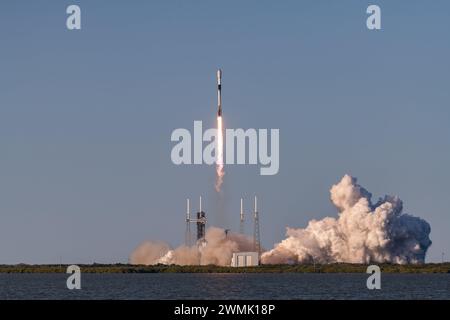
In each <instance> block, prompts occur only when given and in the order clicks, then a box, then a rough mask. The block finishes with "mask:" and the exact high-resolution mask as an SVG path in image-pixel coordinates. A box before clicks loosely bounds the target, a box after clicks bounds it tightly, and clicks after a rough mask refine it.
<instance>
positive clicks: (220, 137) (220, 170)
mask: <svg viewBox="0 0 450 320" xmlns="http://www.w3.org/2000/svg"><path fill="white" fill-rule="evenodd" d="M216 174H217V178H216V186H215V188H216V191H217V192H220V188H221V187H222V183H223V176H224V175H225V171H224V168H223V129H222V117H221V116H218V117H217V160H216Z"/></svg>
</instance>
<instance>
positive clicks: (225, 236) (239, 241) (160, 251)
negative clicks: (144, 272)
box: [130, 227, 253, 266]
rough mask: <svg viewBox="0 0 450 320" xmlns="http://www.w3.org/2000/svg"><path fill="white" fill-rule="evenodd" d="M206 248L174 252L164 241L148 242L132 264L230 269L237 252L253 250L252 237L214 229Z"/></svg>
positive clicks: (138, 251) (133, 254) (209, 231)
mask: <svg viewBox="0 0 450 320" xmlns="http://www.w3.org/2000/svg"><path fill="white" fill-rule="evenodd" d="M205 240H206V242H205V244H204V245H200V246H197V245H194V246H191V247H187V246H180V247H178V248H176V249H173V250H172V249H170V247H169V245H168V244H166V243H162V242H148V241H146V242H144V243H142V244H140V245H139V246H138V247H137V248H136V249H135V250H134V251H133V253H132V254H131V256H130V262H131V263H132V264H146V265H152V264H158V263H162V264H177V265H208V264H214V265H219V266H229V265H230V263H231V257H232V255H233V252H239V251H251V250H252V248H253V241H252V239H251V238H249V237H247V236H245V235H241V234H236V233H231V232H228V233H226V232H225V230H224V229H221V228H216V227H210V228H208V230H207V231H206V235H205Z"/></svg>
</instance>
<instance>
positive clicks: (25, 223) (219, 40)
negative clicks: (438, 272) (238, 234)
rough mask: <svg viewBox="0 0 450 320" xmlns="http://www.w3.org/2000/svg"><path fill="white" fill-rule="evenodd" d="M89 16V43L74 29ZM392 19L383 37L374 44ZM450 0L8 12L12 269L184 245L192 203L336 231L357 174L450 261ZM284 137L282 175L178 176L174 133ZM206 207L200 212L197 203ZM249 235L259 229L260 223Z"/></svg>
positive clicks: (2, 46)
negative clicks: (400, 207) (75, 21)
mask: <svg viewBox="0 0 450 320" xmlns="http://www.w3.org/2000/svg"><path fill="white" fill-rule="evenodd" d="M69 4H78V5H80V7H81V10H82V30H80V31H69V30H67V29H66V25H65V22H66V17H67V15H66V13H65V11H66V7H67V6H68V5H69ZM369 4H378V5H380V6H381V10H382V30H381V31H369V30H368V29H367V28H366V17H367V15H366V13H365V11H366V8H367V6H368V5H369ZM449 36H450V3H449V2H448V1H370V2H369V1H360V0H355V1H317V0H314V1H313V0H311V1H124V0H122V1H100V0H98V1H60V0H58V1H56V0H55V1H33V2H31V1H6V0H5V1H1V3H0V40H1V42H0V263H19V262H26V263H52V262H59V261H60V259H62V261H63V263H89V262H93V261H96V262H106V263H108V262H126V261H127V259H128V256H129V254H130V253H131V251H132V250H133V248H135V247H136V246H137V245H138V244H139V243H140V242H141V241H143V240H146V239H150V240H165V241H168V242H169V243H170V244H172V245H178V244H180V243H182V242H183V240H184V228H185V224H184V214H185V198H186V197H190V198H192V199H193V200H192V201H193V202H194V201H195V204H196V199H197V197H198V196H199V195H203V197H204V199H205V204H204V208H205V210H206V211H207V214H208V216H209V223H210V224H211V225H222V226H226V227H230V228H232V229H235V230H236V229H238V224H239V221H238V217H239V198H240V197H241V196H244V197H246V209H248V210H249V209H250V199H249V198H250V197H251V196H253V195H254V194H257V195H258V196H259V197H260V217H261V237H262V242H263V245H264V246H265V247H267V248H271V247H272V246H273V244H274V243H275V242H278V241H280V240H281V239H283V238H284V233H285V227H286V226H292V227H305V226H306V224H307V222H308V221H309V220H310V219H313V218H315V219H320V218H323V217H325V216H336V215H337V212H336V210H335V209H334V208H333V207H332V205H331V203H330V201H329V188H330V187H331V185H332V184H334V183H336V182H337V181H338V180H339V179H340V178H341V177H342V176H343V175H344V174H345V173H349V174H351V175H353V176H356V177H357V178H358V179H359V182H360V183H361V184H362V185H363V186H364V187H366V188H367V189H368V190H369V191H371V192H372V193H373V195H374V197H375V198H378V197H380V196H383V195H384V194H394V195H398V196H399V197H400V198H401V199H402V200H403V201H404V208H405V211H406V212H408V213H411V214H413V215H416V216H420V217H422V218H424V219H426V220H427V221H428V222H429V223H430V225H431V239H432V241H433V245H432V247H431V248H430V250H429V254H428V258H427V260H428V261H440V260H441V253H442V252H443V251H445V252H446V257H447V259H450V246H449V245H450V210H449V205H448V203H447V202H448V198H449V196H450V187H449V181H450V170H449V168H448V166H449V164H450V104H449V102H450V88H449V74H450V62H449V57H450V38H449ZM218 67H221V68H222V69H223V110H224V111H223V112H224V121H225V126H226V127H228V128H239V127H242V128H279V129H280V171H279V173H278V175H275V176H270V177H269V176H260V175H259V168H258V167H257V166H227V167H226V168H225V171H226V175H225V183H224V197H225V204H226V209H225V211H226V214H225V216H222V217H219V216H218V214H217V206H218V205H217V202H218V197H217V195H216V193H215V190H214V179H215V171H214V168H213V167H211V166H207V165H200V166H180V167H177V166H175V165H173V164H172V162H171V159H170V151H171V148H172V146H173V143H171V141H170V135H171V132H172V130H174V129H175V128H188V129H191V128H192V127H193V121H194V120H203V122H204V125H205V126H210V127H212V126H213V125H214V123H215V116H216V79H215V76H216V75H215V71H216V69H217V68H218ZM194 199H195V200H194ZM246 230H247V232H250V231H251V225H250V224H247V226H246Z"/></svg>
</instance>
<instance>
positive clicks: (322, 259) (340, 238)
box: [261, 175, 431, 264]
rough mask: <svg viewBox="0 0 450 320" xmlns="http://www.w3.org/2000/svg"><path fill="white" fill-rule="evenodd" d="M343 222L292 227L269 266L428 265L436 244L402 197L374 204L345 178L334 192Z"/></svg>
mask: <svg viewBox="0 0 450 320" xmlns="http://www.w3.org/2000/svg"><path fill="white" fill-rule="evenodd" d="M330 193H331V201H332V203H333V204H334V205H335V206H336V208H337V210H338V212H339V216H338V217H337V218H330V217H327V218H324V219H322V220H312V221H310V222H309V223H308V226H307V227H306V228H305V229H294V228H289V227H288V228H287V232H286V235H287V238H286V239H284V240H283V241H281V243H279V244H277V245H275V247H274V248H273V249H272V250H270V251H267V252H265V253H264V254H263V255H262V257H261V261H262V263H265V264H280V263H308V262H317V263H333V262H349V263H371V262H377V263H383V262H390V263H398V264H405V263H423V262H424V261H425V255H426V252H427V249H428V248H429V246H430V245H431V240H430V238H429V234H430V225H429V224H428V223H427V222H426V221H425V220H423V219H420V218H417V217H413V216H411V215H409V214H405V213H402V209H403V203H402V201H401V200H400V199H399V198H398V197H393V196H385V197H384V198H381V199H379V200H378V202H377V203H375V204H372V203H371V197H372V195H371V194H370V193H369V192H368V191H367V190H365V189H364V188H363V187H361V186H360V185H358V184H357V183H356V178H353V177H351V176H349V175H345V176H344V177H343V178H342V180H341V181H340V182H339V183H338V184H336V185H334V186H333V187H332V188H331V190H330Z"/></svg>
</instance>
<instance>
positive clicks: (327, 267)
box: [0, 262, 450, 273]
mask: <svg viewBox="0 0 450 320" xmlns="http://www.w3.org/2000/svg"><path fill="white" fill-rule="evenodd" d="M67 266H68V265H52V264H49V265H29V264H16V265H0V273H65V272H66V269H67ZM78 266H79V267H80V268H81V271H82V272H83V273H365V272H366V269H367V266H368V265H366V264H351V263H333V264H323V265H318V264H316V265H312V264H294V265H260V266H257V267H242V268H233V267H223V266H215V265H207V266H179V265H153V266H145V265H129V264H120V263H118V264H97V263H94V264H89V265H83V264H80V265H78ZM378 266H379V267H380V268H381V271H382V272H383V273H450V263H448V262H447V263H426V264H407V265H399V264H378Z"/></svg>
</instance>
